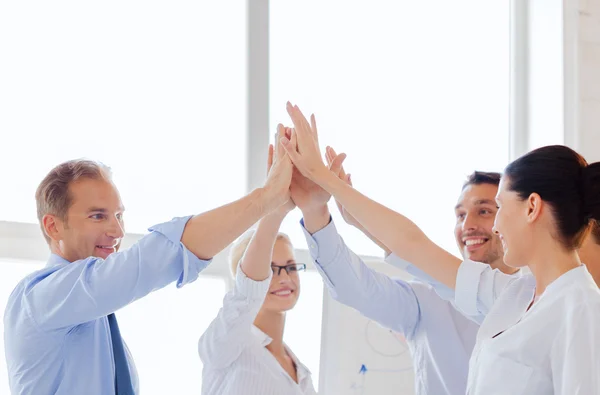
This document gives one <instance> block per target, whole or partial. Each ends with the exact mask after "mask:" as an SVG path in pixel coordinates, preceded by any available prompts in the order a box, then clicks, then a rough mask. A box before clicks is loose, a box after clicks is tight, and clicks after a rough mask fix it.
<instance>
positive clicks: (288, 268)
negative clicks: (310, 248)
mask: <svg viewBox="0 0 600 395" xmlns="http://www.w3.org/2000/svg"><path fill="white" fill-rule="evenodd" d="M271 270H273V274H276V275H278V276H279V275H281V271H282V270H285V272H286V273H287V275H288V276H290V275H292V274H294V275H298V272H301V271H304V270H306V264H304V263H294V264H291V265H285V266H277V265H271Z"/></svg>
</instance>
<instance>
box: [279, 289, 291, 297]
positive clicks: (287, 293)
mask: <svg viewBox="0 0 600 395" xmlns="http://www.w3.org/2000/svg"><path fill="white" fill-rule="evenodd" d="M291 293H292V291H290V290H289V289H288V290H286V291H277V292H275V295H277V296H286V295H289V294H291Z"/></svg>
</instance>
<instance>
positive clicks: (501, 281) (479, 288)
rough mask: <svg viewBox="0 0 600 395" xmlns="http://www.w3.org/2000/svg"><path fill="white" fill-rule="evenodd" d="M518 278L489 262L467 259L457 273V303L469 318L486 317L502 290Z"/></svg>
mask: <svg viewBox="0 0 600 395" xmlns="http://www.w3.org/2000/svg"><path fill="white" fill-rule="evenodd" d="M516 279H517V277H516V276H511V275H510V274H505V273H502V272H501V271H500V270H498V269H492V268H491V267H490V265H488V264H485V263H480V262H473V261H470V260H465V261H464V262H463V263H462V264H461V265H460V267H459V268H458V274H457V275H456V290H455V292H456V296H455V304H456V306H457V307H458V308H459V309H460V310H461V312H462V313H463V314H465V315H466V316H467V317H469V318H472V319H474V317H485V316H486V315H487V314H488V312H489V311H490V309H491V308H492V306H493V305H494V302H495V301H496V299H498V297H499V296H500V294H501V293H502V291H503V290H504V289H506V287H508V286H509V285H510V284H511V283H512V282H513V281H515V280H516Z"/></svg>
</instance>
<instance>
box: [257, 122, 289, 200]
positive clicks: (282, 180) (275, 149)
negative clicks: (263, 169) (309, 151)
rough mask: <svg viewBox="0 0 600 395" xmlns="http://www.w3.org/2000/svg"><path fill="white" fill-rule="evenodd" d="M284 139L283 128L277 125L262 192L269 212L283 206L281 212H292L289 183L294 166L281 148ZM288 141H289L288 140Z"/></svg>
mask: <svg viewBox="0 0 600 395" xmlns="http://www.w3.org/2000/svg"><path fill="white" fill-rule="evenodd" d="M283 139H286V138H285V128H284V127H283V125H281V124H279V125H277V134H276V135H275V144H274V145H270V146H269V157H268V160H267V167H268V175H267V180H266V182H265V186H264V191H265V193H266V194H267V197H268V199H267V202H268V203H267V204H268V209H269V210H270V211H272V210H275V209H278V208H279V207H280V206H282V205H283V206H284V208H283V210H285V209H288V211H290V210H292V209H293V208H294V207H293V206H292V205H293V204H294V202H293V201H291V199H290V183H291V181H292V173H293V169H294V166H293V164H292V161H291V160H290V157H289V155H288V154H287V153H286V150H285V149H283V147H282V146H281V141H282V140H283ZM288 141H289V140H288Z"/></svg>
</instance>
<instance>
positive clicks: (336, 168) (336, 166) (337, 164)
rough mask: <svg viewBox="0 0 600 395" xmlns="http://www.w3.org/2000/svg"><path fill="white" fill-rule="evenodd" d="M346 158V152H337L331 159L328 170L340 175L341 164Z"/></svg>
mask: <svg viewBox="0 0 600 395" xmlns="http://www.w3.org/2000/svg"><path fill="white" fill-rule="evenodd" d="M344 160H346V154H339V155H337V156H336V157H335V158H333V160H332V161H331V165H330V167H329V170H331V171H332V172H333V174H335V175H336V176H338V177H339V176H340V171H341V170H342V164H343V163H344Z"/></svg>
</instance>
